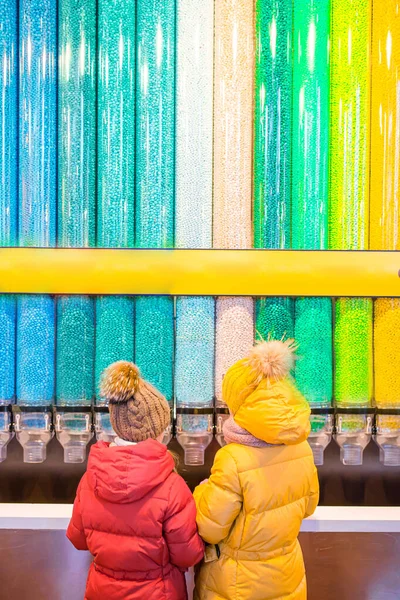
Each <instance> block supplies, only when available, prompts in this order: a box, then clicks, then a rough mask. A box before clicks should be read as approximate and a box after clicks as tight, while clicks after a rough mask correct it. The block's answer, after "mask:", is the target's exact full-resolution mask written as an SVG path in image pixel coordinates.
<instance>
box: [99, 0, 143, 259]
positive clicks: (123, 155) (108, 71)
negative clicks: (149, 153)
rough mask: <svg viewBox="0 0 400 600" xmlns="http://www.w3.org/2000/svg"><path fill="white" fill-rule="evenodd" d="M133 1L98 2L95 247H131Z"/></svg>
mask: <svg viewBox="0 0 400 600" xmlns="http://www.w3.org/2000/svg"><path fill="white" fill-rule="evenodd" d="M135 10H136V3H135V1H134V0H122V1H120V2H115V1H114V0H99V5H98V28H99V30H98V40H99V47H98V122H97V124H98V162H97V181H98V190H97V245H98V246H100V247H105V248H130V247H133V246H134V202H135V175H134V172H135V170H134V169H135V163H134V161H135V52H136V48H135V23H136V19H135Z"/></svg>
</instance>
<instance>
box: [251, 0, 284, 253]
mask: <svg viewBox="0 0 400 600" xmlns="http://www.w3.org/2000/svg"><path fill="white" fill-rule="evenodd" d="M255 21H256V65H255V117H254V125H255V130H254V245H255V247H256V248H289V247H290V171H291V126H292V123H291V121H292V119H291V110H292V0H257V1H256V20H255Z"/></svg>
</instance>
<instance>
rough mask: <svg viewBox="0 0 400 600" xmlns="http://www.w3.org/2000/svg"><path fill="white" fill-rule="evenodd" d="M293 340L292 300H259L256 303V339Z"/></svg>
mask: <svg viewBox="0 0 400 600" xmlns="http://www.w3.org/2000/svg"><path fill="white" fill-rule="evenodd" d="M268 336H271V338H273V339H281V338H283V337H284V336H285V337H286V338H293V336H294V302H293V300H292V298H261V299H260V300H258V301H257V302H256V339H258V340H260V339H262V340H265V341H266V340H267V339H268Z"/></svg>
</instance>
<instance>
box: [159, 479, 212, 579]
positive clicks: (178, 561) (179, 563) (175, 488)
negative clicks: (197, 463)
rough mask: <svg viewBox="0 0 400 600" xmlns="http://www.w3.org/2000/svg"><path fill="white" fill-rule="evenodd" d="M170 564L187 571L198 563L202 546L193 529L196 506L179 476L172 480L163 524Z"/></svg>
mask: <svg viewBox="0 0 400 600" xmlns="http://www.w3.org/2000/svg"><path fill="white" fill-rule="evenodd" d="M163 533H164V538H165V541H166V543H167V546H168V550H169V556H170V561H171V563H172V564H173V565H175V566H176V567H179V568H181V569H188V568H189V567H193V566H194V565H196V564H197V563H198V562H200V561H201V559H202V558H203V555H204V544H203V541H202V540H201V538H200V536H199V534H198V533H197V527H196V506H195V503H194V500H193V496H192V494H191V493H190V490H189V488H188V486H187V485H186V483H185V482H184V480H183V479H182V477H179V476H177V477H176V478H174V481H173V484H172V486H171V489H170V494H169V502H168V507H167V513H166V518H165V521H164V525H163Z"/></svg>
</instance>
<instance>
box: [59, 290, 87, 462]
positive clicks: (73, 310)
mask: <svg viewBox="0 0 400 600" xmlns="http://www.w3.org/2000/svg"><path fill="white" fill-rule="evenodd" d="M93 384H94V300H93V299H92V298H90V297H88V296H61V297H60V298H58V301H57V344H56V404H57V408H56V410H55V430H56V435H57V439H58V441H59V442H60V444H61V445H62V446H63V448H64V462H67V463H81V462H84V460H85V458H86V446H87V444H88V443H89V441H90V440H91V438H92V437H93V433H92V428H91V417H90V416H89V414H88V412H87V411H85V410H84V407H88V408H89V409H90V411H91V404H92V400H93V396H94V385H93Z"/></svg>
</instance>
